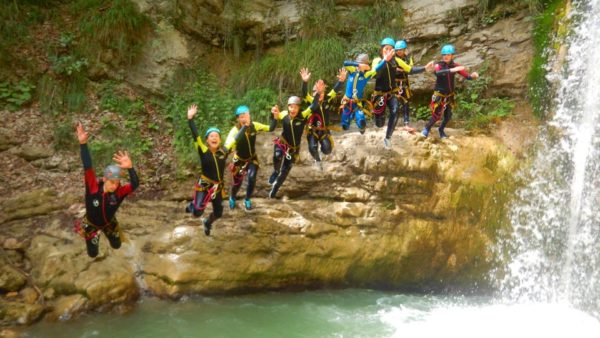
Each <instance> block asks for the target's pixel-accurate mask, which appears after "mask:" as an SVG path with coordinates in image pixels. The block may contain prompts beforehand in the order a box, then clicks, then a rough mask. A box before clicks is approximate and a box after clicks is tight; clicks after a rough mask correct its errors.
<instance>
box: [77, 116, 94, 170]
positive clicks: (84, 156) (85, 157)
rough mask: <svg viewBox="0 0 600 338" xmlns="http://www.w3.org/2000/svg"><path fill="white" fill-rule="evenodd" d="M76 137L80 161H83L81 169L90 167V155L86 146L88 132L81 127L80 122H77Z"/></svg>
mask: <svg viewBox="0 0 600 338" xmlns="http://www.w3.org/2000/svg"><path fill="white" fill-rule="evenodd" d="M76 131H77V139H78V140H79V150H80V153H81V162H83V170H87V169H90V168H92V156H90V151H89V149H88V147H87V141H88V138H89V134H88V133H87V132H86V131H85V129H84V128H83V125H82V124H81V122H79V123H78V124H77V130H76Z"/></svg>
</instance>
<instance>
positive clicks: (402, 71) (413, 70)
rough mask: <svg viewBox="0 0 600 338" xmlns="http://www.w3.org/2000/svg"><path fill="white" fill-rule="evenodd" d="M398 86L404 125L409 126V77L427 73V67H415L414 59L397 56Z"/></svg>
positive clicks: (406, 56) (407, 56) (410, 92)
mask: <svg viewBox="0 0 600 338" xmlns="http://www.w3.org/2000/svg"><path fill="white" fill-rule="evenodd" d="M395 59H396V64H397V67H396V85H397V87H398V99H399V102H398V103H399V105H400V110H401V111H402V115H403V117H404V125H408V123H409V122H410V107H409V102H410V98H411V96H412V91H411V88H410V80H409V78H408V76H409V75H412V74H419V73H422V72H424V71H425V67H415V66H413V59H412V57H411V56H409V55H405V56H404V57H399V56H396V57H395Z"/></svg>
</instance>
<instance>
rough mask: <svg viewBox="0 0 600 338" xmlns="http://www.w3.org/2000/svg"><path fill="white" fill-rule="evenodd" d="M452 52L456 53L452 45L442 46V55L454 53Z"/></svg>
mask: <svg viewBox="0 0 600 338" xmlns="http://www.w3.org/2000/svg"><path fill="white" fill-rule="evenodd" d="M454 53H456V50H455V49H454V46H452V45H444V47H442V55H448V54H454Z"/></svg>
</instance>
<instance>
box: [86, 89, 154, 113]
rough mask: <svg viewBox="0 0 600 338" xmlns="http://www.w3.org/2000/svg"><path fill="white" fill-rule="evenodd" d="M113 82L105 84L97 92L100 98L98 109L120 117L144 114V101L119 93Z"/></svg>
mask: <svg viewBox="0 0 600 338" xmlns="http://www.w3.org/2000/svg"><path fill="white" fill-rule="evenodd" d="M116 86H117V85H116V84H115V83H114V82H111V81H109V82H106V83H103V84H102V85H101V87H100V88H99V90H98V96H99V98H100V109H101V110H106V111H110V112H115V113H118V114H120V115H122V116H126V117H127V116H134V115H140V114H142V113H145V112H146V107H145V103H144V100H142V99H141V98H130V97H128V96H127V95H125V94H123V93H119V91H118V89H117V87H116Z"/></svg>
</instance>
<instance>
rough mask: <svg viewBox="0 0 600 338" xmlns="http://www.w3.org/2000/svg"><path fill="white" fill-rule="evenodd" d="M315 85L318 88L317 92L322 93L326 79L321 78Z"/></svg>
mask: <svg viewBox="0 0 600 338" xmlns="http://www.w3.org/2000/svg"><path fill="white" fill-rule="evenodd" d="M315 87H316V89H317V93H322V92H324V91H325V81H323V80H321V79H319V80H318V81H317V83H316V84H315Z"/></svg>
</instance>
